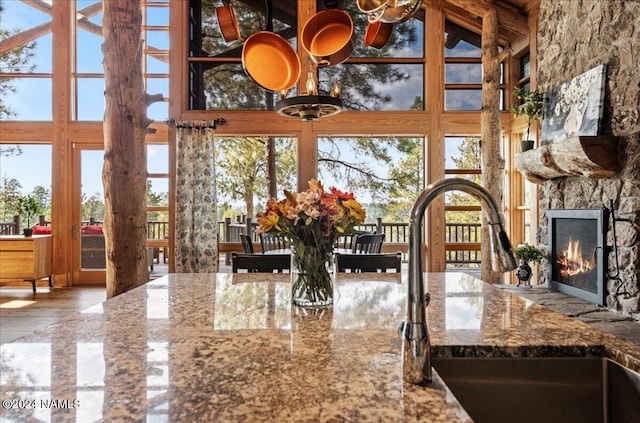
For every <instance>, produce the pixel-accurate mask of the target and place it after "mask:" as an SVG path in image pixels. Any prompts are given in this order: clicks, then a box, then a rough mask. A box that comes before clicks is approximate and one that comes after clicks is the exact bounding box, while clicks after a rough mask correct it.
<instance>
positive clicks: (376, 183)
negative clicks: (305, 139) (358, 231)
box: [318, 137, 424, 242]
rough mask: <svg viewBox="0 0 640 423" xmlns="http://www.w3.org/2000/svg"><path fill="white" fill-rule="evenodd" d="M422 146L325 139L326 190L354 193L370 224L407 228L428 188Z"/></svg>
mask: <svg viewBox="0 0 640 423" xmlns="http://www.w3.org/2000/svg"><path fill="white" fill-rule="evenodd" d="M423 144H424V139H423V138H421V137H404V138H395V137H361V138H347V137H323V138H320V139H319V140H318V175H319V179H320V181H321V182H322V183H323V184H324V186H325V187H331V186H336V187H339V188H340V189H341V190H344V191H350V192H353V193H354V195H355V196H356V199H357V200H358V201H359V202H360V203H361V204H362V205H363V207H364V208H365V209H366V211H367V218H366V222H367V223H371V224H373V223H375V222H377V221H378V219H380V220H381V221H383V222H387V223H404V224H408V222H409V213H410V211H411V207H412V205H413V202H414V201H415V199H416V198H417V197H418V195H420V193H421V192H422V190H423V187H424V173H423V169H424V166H423V160H424V158H423V153H422V152H423ZM385 241H387V242H408V240H407V239H391V238H387V239H386V240H385Z"/></svg>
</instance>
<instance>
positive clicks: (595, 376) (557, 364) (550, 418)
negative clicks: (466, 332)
mask: <svg viewBox="0 0 640 423" xmlns="http://www.w3.org/2000/svg"><path fill="white" fill-rule="evenodd" d="M432 365H433V367H434V368H435V370H436V371H437V372H438V374H439V375H440V376H441V377H442V379H443V380H444V382H445V383H446V384H447V386H448V387H449V389H451V391H452V392H453V394H454V395H455V396H456V398H457V399H458V401H459V402H460V404H461V405H462V406H463V407H464V408H465V410H467V412H468V413H469V415H470V416H471V417H472V418H473V419H474V421H475V422H477V423H482V422H491V423H500V422H509V423H511V422H518V423H526V422H535V423H540V422H543V423H552V422H562V423H570V422H580V423H587V422H607V423H638V422H640V373H637V372H634V371H632V370H630V369H627V368H626V367H623V366H621V365H619V364H618V363H615V362H613V361H611V360H608V359H604V358H574V357H562V358H555V357H554V358H436V357H434V358H433V359H432Z"/></svg>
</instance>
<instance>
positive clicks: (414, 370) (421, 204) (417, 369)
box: [400, 178, 516, 385]
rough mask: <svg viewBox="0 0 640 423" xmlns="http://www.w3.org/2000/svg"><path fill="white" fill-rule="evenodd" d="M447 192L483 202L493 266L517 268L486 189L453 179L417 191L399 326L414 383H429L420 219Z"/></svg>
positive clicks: (405, 362) (406, 373)
mask: <svg viewBox="0 0 640 423" xmlns="http://www.w3.org/2000/svg"><path fill="white" fill-rule="evenodd" d="M446 191H463V192H466V193H467V194H470V195H473V196H474V197H476V198H477V199H479V200H480V201H481V202H482V204H483V205H484V206H485V207H483V210H484V211H485V213H486V216H487V220H488V222H489V226H490V234H491V236H490V242H491V252H492V259H491V263H492V266H493V268H495V269H498V270H500V271H502V272H506V271H509V270H513V269H515V268H516V260H515V258H514V256H513V249H512V248H511V242H510V241H509V237H508V236H507V234H506V232H505V231H504V227H503V226H502V221H501V218H500V212H499V210H498V206H497V205H496V202H495V200H494V199H493V198H492V197H491V195H490V194H489V192H488V191H487V190H486V189H484V188H483V187H482V186H480V185H478V184H476V183H475V182H472V181H468V180H466V179H459V178H454V179H442V180H440V181H438V182H435V183H434V184H431V185H429V186H428V187H427V189H425V190H424V191H423V192H422V194H420V196H419V197H418V199H417V200H416V202H415V203H414V204H413V207H412V209H411V220H410V223H409V275H408V292H407V312H406V319H405V321H404V322H403V323H402V325H401V326H400V331H401V332H402V344H403V345H402V349H403V373H404V378H405V380H406V381H407V382H410V383H413V384H416V385H426V384H429V383H431V378H432V374H431V344H430V341H429V330H428V328H427V322H426V307H427V305H428V303H429V294H427V295H425V292H424V284H423V268H424V266H423V262H422V220H423V218H424V213H425V211H426V209H427V207H428V206H429V204H430V203H431V202H432V201H433V200H434V199H435V198H436V197H438V196H439V195H440V194H442V193H444V192H446Z"/></svg>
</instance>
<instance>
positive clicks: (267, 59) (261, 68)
mask: <svg viewBox="0 0 640 423" xmlns="http://www.w3.org/2000/svg"><path fill="white" fill-rule="evenodd" d="M271 16H272V15H271V0H267V31H259V32H256V33H255V34H252V35H251V36H249V38H247V40H246V41H245V42H244V46H243V47H242V66H243V67H244V70H245V72H246V73H247V75H249V77H250V78H251V79H252V80H253V81H254V82H255V83H256V84H257V85H259V86H260V87H261V88H263V89H265V90H267V91H275V92H280V91H286V90H289V89H291V88H292V87H293V86H294V85H296V83H297V82H298V79H300V68H301V66H300V58H299V57H298V54H297V53H296V52H295V50H294V49H293V47H292V46H291V44H289V42H288V41H287V40H286V39H284V38H283V37H281V36H280V35H278V34H275V33H274V32H273V31H272V28H273V23H272V21H271Z"/></svg>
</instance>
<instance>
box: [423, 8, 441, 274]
mask: <svg viewBox="0 0 640 423" xmlns="http://www.w3.org/2000/svg"><path fill="white" fill-rule="evenodd" d="M424 27H425V40H426V44H425V49H426V58H427V65H426V84H425V89H426V92H425V97H424V98H428V99H429V101H428V102H425V105H426V107H427V112H429V115H428V116H429V124H430V125H429V130H428V132H427V133H426V134H427V137H426V147H425V152H424V157H425V161H424V163H425V166H426V168H425V172H424V174H425V184H427V185H428V184H431V183H433V182H435V181H437V180H439V179H442V178H444V136H445V132H444V125H443V118H442V112H443V111H444V55H443V53H442V52H443V51H444V14H443V12H442V3H441V1H440V0H434V1H432V2H430V3H429V4H428V5H427V7H426V14H425V26H424ZM424 227H425V231H426V232H425V234H426V236H425V241H426V246H427V247H426V248H427V253H428V255H427V257H428V260H425V261H424V264H425V267H426V268H425V269H424V271H430V272H442V271H444V270H445V266H446V263H445V245H444V240H445V233H444V228H445V214H444V197H443V196H440V197H439V198H437V199H436V200H435V201H433V202H432V203H431V205H430V206H429V208H428V209H427V211H426V216H425V223H424Z"/></svg>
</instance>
